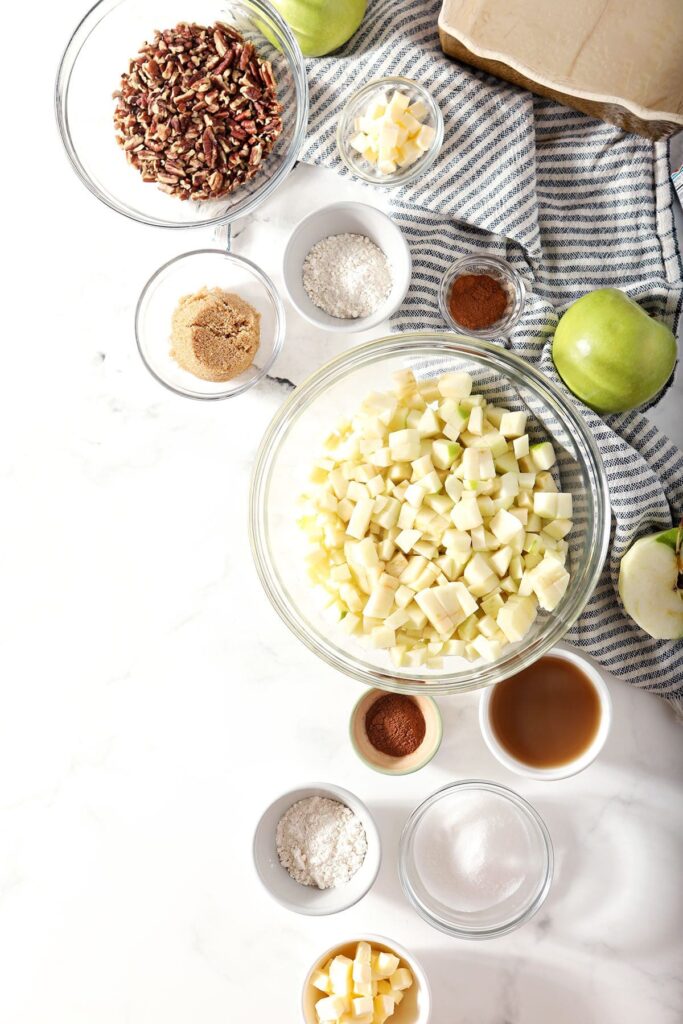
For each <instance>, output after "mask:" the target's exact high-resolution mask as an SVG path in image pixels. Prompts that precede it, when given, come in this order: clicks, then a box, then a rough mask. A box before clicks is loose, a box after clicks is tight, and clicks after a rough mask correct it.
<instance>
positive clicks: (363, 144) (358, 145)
mask: <svg viewBox="0 0 683 1024" xmlns="http://www.w3.org/2000/svg"><path fill="white" fill-rule="evenodd" d="M369 143H370V140H369V138H368V136H367V135H366V134H365V133H364V132H358V134H357V135H354V136H353V138H352V139H351V141H350V142H349V146H350V147H351V149H355V150H356V152H357V153H364V152H365V150H366V149H367V148H368V145H369Z"/></svg>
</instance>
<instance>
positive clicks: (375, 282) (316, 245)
mask: <svg viewBox="0 0 683 1024" xmlns="http://www.w3.org/2000/svg"><path fill="white" fill-rule="evenodd" d="M384 257H386V259H384ZM411 272H412V260H411V256H410V249H409V248H408V243H407V242H406V240H405V238H404V237H403V233H402V231H401V229H400V228H399V227H398V225H396V224H394V222H393V221H392V219H391V218H390V217H388V216H387V215H386V213H383V212H382V211H381V210H377V209H375V207H374V206H368V205H366V204H365V203H333V204H332V205H331V206H323V207H322V208H321V209H320V210H315V211H314V212H313V213H310V214H309V215H308V216H307V217H304V219H303V220H302V221H300V222H299V224H297V226H296V227H295V228H294V230H293V232H292V234H291V236H290V239H289V242H288V243H287V247H286V249H285V254H284V259H283V276H284V282H285V287H286V289H287V292H288V294H289V298H290V300H291V302H292V304H293V305H294V307H295V308H296V309H297V311H298V312H299V313H300V314H301V316H303V317H304V318H305V319H306V320H308V322H309V323H312V324H314V325H315V326H316V327H322V328H323V329H324V330H327V331H337V332H344V333H350V332H360V331H367V330H369V329H370V328H372V327H376V326H377V325H378V324H380V323H382V322H383V321H384V320H388V319H389V317H391V316H392V315H393V314H394V313H395V312H396V310H397V309H398V307H399V306H400V305H401V303H402V302H403V300H404V298H405V296H406V292H407V291H408V286H409V284H410V276H411ZM314 300H315V301H314ZM326 309H327V310H330V311H332V310H333V311H334V315H333V314H332V312H326ZM361 313H362V315H359V314H361Z"/></svg>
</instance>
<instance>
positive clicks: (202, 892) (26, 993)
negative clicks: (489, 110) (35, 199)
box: [0, 0, 683, 1024]
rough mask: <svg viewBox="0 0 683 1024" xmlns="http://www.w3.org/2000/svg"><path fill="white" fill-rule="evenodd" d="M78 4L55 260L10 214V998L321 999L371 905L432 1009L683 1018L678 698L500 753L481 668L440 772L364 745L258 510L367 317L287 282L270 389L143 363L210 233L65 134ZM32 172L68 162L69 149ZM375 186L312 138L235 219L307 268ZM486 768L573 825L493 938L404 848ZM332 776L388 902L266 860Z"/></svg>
mask: <svg viewBox="0 0 683 1024" xmlns="http://www.w3.org/2000/svg"><path fill="white" fill-rule="evenodd" d="M81 13H82V12H81V7H80V5H79V4H77V3H76V2H75V0H67V2H66V4H62V5H61V6H60V7H59V8H54V9H51V10H50V12H49V13H47V12H46V13H45V24H44V26H43V28H44V31H42V32H41V33H40V36H41V38H40V40H38V42H37V44H36V45H37V46H38V47H40V48H41V50H42V52H43V53H44V54H45V61H44V64H45V67H42V66H41V65H40V63H39V66H38V71H37V72H36V75H35V79H34V80H33V81H32V82H31V90H32V95H34V96H35V98H36V108H35V109H36V115H35V116H36V120H37V121H38V122H39V130H38V134H39V135H40V134H41V132H42V133H43V134H44V137H45V138H46V139H47V140H48V148H49V149H50V155H49V160H50V163H51V168H50V169H51V174H52V180H51V184H50V192H49V204H48V205H49V208H48V209H47V210H45V209H41V210H40V211H38V213H37V218H36V220H37V223H36V231H38V230H40V231H41V234H42V237H43V239H44V240H45V242H46V247H45V248H46V253H47V261H46V262H44V261H42V260H43V257H42V254H39V255H37V254H36V248H35V233H31V232H27V231H26V211H25V209H22V204H20V203H19V202H16V203H12V204H10V208H9V210H8V212H7V220H8V221H9V224H8V227H7V228H6V230H7V232H8V237H9V238H10V240H12V243H13V245H14V246H15V252H14V255H15V259H16V266H17V267H21V268H22V270H21V274H17V275H16V281H15V282H14V283H13V287H14V298H15V299H16V302H17V308H20V307H21V304H22V303H24V304H25V308H29V304H32V308H33V309H34V310H35V312H34V320H33V322H32V323H31V336H30V337H29V332H26V331H19V330H18V328H17V332H16V333H15V334H14V335H12V334H10V335H9V336H7V337H6V338H5V346H4V352H5V377H4V384H5V387H4V388H3V395H2V401H1V403H0V415H1V416H2V425H3V444H2V445H1V446H0V479H1V480H2V483H3V501H2V519H3V543H2V555H1V558H2V561H1V566H2V578H3V584H4V588H3V589H4V593H5V602H4V609H3V616H2V625H3V627H4V628H3V641H2V649H3V655H4V659H3V660H4V666H5V667H4V670H3V672H2V684H1V686H2V696H3V702H2V714H1V715H0V964H1V965H2V967H1V968H0V976H1V982H0V1022H2V1024H46V1022H48V1021H50V1022H54V1024H93V1022H95V1021H96V1022H97V1024H151V1022H159V1021H164V1022H165V1024H187V1022H188V1021H190V1020H196V1021H201V1022H202V1024H225V1022H226V1021H230V1022H234V1024H243V1022H244V1024H246V1022H247V1021H256V1022H258V1024H266V1022H269V1021H277V1022H278V1024H290V1022H291V1024H294V1022H295V1021H298V1020H299V1013H298V1000H299V989H300V984H301V981H302V979H303V976H304V974H305V971H306V969H307V968H308V966H309V964H310V962H311V961H312V960H313V959H314V958H315V957H316V955H317V954H318V953H319V952H320V950H322V949H323V948H325V947H326V946H327V945H329V944H331V943H332V942H334V941H336V940H338V939H340V938H344V937H347V936H348V937H352V936H353V935H354V934H355V933H358V932H360V931H374V932H379V933H381V934H384V935H387V936H390V937H394V938H395V939H396V940H397V941H399V942H401V943H403V944H404V945H406V946H408V947H409V948H410V949H412V950H413V951H414V952H415V953H416V954H417V955H418V956H419V957H420V958H421V959H422V961H423V963H424V966H425V968H426V970H427V972H428V974H429V977H430V980H431V984H432V987H433V992H434V1003H435V1012H434V1024H456V1022H457V1024H548V1021H552V1022H553V1024H577V1022H581V1024H643V1022H645V1021H646V1022H647V1024H678V1022H679V1021H680V1019H681V1010H682V1007H683V955H682V953H683V950H682V948H681V936H682V934H683V928H682V922H683V892H682V890H681V886H680V864H681V853H682V851H683V811H682V806H681V799H680V783H681V778H682V777H683V747H682V745H681V732H680V726H678V725H677V724H676V722H675V721H674V719H673V717H672V715H671V713H670V712H669V710H668V708H667V706H666V705H665V704H664V703H663V702H661V701H659V700H657V699H656V698H653V697H651V696H648V695H646V694H645V693H642V692H637V691H635V690H632V689H629V687H628V686H627V685H625V684H624V683H620V682H618V681H616V680H614V679H608V685H609V687H610V692H611V694H612V698H613V701H614V712H615V715H614V727H613V731H612V734H611V737H610V739H609V741H608V744H607V746H606V748H605V750H604V752H603V754H602V756H601V757H600V759H599V761H598V762H597V763H596V764H594V765H593V766H592V767H591V768H590V769H588V770H587V771H586V772H584V773H583V774H582V775H579V776H577V777H576V778H573V779H567V780H564V781H562V782H558V783H552V784H545V785H544V784H538V783H532V782H528V781H526V780H523V779H516V778H515V777H513V776H512V775H510V774H509V773H507V772H506V771H505V770H504V769H503V768H502V767H500V766H499V765H498V764H497V762H496V761H494V760H493V758H492V757H491V756H490V755H489V753H488V751H487V749H486V747H485V746H484V743H483V740H482V739H481V737H480V735H479V731H478V728H477V722H476V711H477V701H478V697H477V695H476V694H472V695H468V696H465V697H463V698H459V699H451V700H445V699H444V700H441V701H440V706H441V708H442V711H443V715H444V719H445V737H444V742H443V745H442V748H441V750H440V752H439V754H438V756H437V757H436V759H435V760H434V761H433V762H432V763H431V764H430V765H429V766H428V767H427V768H426V769H425V770H424V771H422V772H419V773H417V774H415V775H413V776H408V777H406V778H402V779H387V778H385V777H383V776H380V775H375V774H374V773H371V772H370V771H369V770H368V769H366V768H365V767H364V766H363V765H361V763H360V762H359V761H358V760H357V759H356V758H355V756H354V754H353V752H352V750H351V747H350V745H349V743H348V740H347V736H346V728H347V721H348V715H349V713H350V711H351V708H352V706H353V703H354V701H355V700H356V699H357V697H358V695H359V694H360V692H361V688H360V687H359V686H358V685H356V684H355V683H353V682H351V681H350V680H348V679H345V678H343V677H341V676H339V675H338V674H335V673H334V672H332V670H331V669H329V668H327V667H326V666H325V665H323V664H322V663H320V662H319V661H318V660H317V659H316V658H315V657H314V656H313V655H312V654H310V653H309V652H308V651H307V650H305V649H303V648H302V646H301V645H299V644H298V643H297V642H296V641H295V639H294V638H293V637H292V636H291V635H290V634H289V633H288V631H287V630H286V629H285V627H284V626H283V625H282V623H281V622H280V620H279V619H278V618H277V616H276V614H275V612H274V611H273V610H272V609H271V607H270V605H269V604H268V602H267V600H266V598H265V596H264V595H263V593H262V590H261V587H260V584H259V582H258V580H257V578H256V574H255V571H254V569H253V565H252V561H251V556H250V553H249V549H248V544H247V533H246V509H247V494H248V485H249V472H250V468H251V464H252V461H253V458H254V454H255V452H256V448H257V446H258V443H259V439H260V437H261V435H262V433H263V431H264V429H265V427H266V425H267V423H268V421H269V419H270V418H271V416H272V415H273V413H274V411H275V409H276V408H277V407H278V405H279V403H280V402H281V401H282V399H283V397H284V395H285V394H286V393H287V384H286V381H293V382H298V381H300V380H302V379H303V377H304V376H305V375H306V374H307V373H309V372H310V371H311V370H313V369H314V368H315V367H316V366H318V365H319V364H320V363H321V362H323V361H324V360H325V359H327V358H329V357H330V356H332V355H334V354H335V353H337V352H339V351H341V350H342V349H343V348H346V347H347V346H349V345H353V344H356V343H357V342H358V341H360V340H362V339H361V338H360V337H359V336H344V337H339V336H336V335H325V334H323V333H320V332H317V331H315V330H314V329H313V328H311V327H310V326H309V325H308V324H307V323H305V322H304V321H302V320H301V319H300V318H299V317H297V316H296V314H295V313H294V312H293V310H292V309H291V308H290V307H288V308H287V316H288V337H287V341H286V345H285V349H284V352H283V354H282V357H281V358H280V359H279V360H278V362H277V364H276V366H275V367H274V368H273V376H274V377H275V378H279V379H280V380H275V381H270V382H268V383H265V384H264V385H263V386H262V387H260V388H259V389H257V390H256V391H255V392H252V393H250V394H249V395H246V396H244V397H242V398H240V399H236V400H234V401H228V402H224V403H215V404H213V403H211V404H199V403H193V402H190V401H186V400H183V399H181V398H179V397H176V396H174V395H172V394H169V393H167V392H166V391H164V390H163V389H161V388H160V387H159V386H158V385H157V384H156V382H155V381H154V380H153V379H152V378H151V377H150V376H149V375H148V374H147V372H146V370H145V369H144V367H143V366H142V364H141V362H140V360H139V358H138V354H137V351H136V349H135V344H134V340H133V332H132V322H133V310H134V307H135V302H136V299H137V296H138V293H139V291H140V289H141V287H142V286H143V284H144V282H145V280H146V279H147V277H148V276H149V275H150V274H151V273H152V272H153V271H154V270H155V269H156V267H157V266H159V264H161V263H162V262H163V261H165V260H167V259H169V258H170V257H172V256H173V255H175V254H177V253H179V252H181V251H184V250H187V249H191V248H199V247H202V246H205V245H206V244H207V241H208V239H207V237H206V233H203V232H201V231H199V232H198V231H196V230H193V231H187V232H181V233H167V232H161V231H155V230H152V229H147V228H144V227H142V226H139V225H136V224H133V223H129V222H126V221H125V220H124V219H123V218H121V217H118V216H116V215H115V214H113V213H112V212H110V211H109V210H107V209H105V208H104V207H102V206H100V205H99V204H98V203H97V202H96V201H95V200H94V199H93V198H92V197H90V196H89V195H88V194H87V192H86V191H85V190H84V189H83V187H82V186H81V184H80V183H79V182H78V181H77V179H76V177H75V176H74V175H73V173H72V172H71V170H70V169H69V167H68V166H67V164H66V161H65V160H64V159H63V157H62V155H61V154H60V153H58V152H57V149H56V144H55V133H54V129H53V127H52V123H51V112H50V111H49V109H48V106H47V104H45V103H44V102H43V101H44V98H45V96H47V95H49V90H50V88H51V76H52V72H53V66H54V62H55V59H56V54H55V53H53V52H52V50H51V47H54V45H55V39H62V38H63V37H64V34H65V26H66V27H68V26H69V25H70V24H72V23H75V22H76V20H77V17H78V16H79V15H80V14H81ZM27 175H28V179H29V185H31V186H32V187H34V188H35V190H36V192H37V191H38V190H39V189H43V184H44V183H43V178H42V177H40V175H42V165H41V166H40V167H39V166H37V164H35V163H32V164H30V166H29V167H28V169H27ZM32 176H33V177H32ZM42 194H44V192H43V193H42ZM359 196H361V197H364V198H365V200H366V201H368V200H369V199H370V197H371V196H372V201H375V202H378V203H381V197H380V196H379V195H377V194H372V193H370V192H368V190H365V189H360V186H357V185H354V184H352V183H349V182H340V181H339V180H337V179H336V178H335V177H334V175H332V174H330V173H329V172H326V171H323V170H312V169H310V168H307V167H299V168H297V170H296V171H295V172H294V173H293V175H292V177H291V179H290V181H289V182H288V183H287V184H286V185H285V186H284V187H283V188H282V189H281V191H280V192H279V194H278V195H277V196H276V197H275V198H274V199H273V200H272V201H271V202H270V203H269V204H268V205H267V206H265V207H263V208H262V209H261V210H260V211H259V212H258V213H257V214H256V215H255V216H254V217H252V218H251V219H250V220H249V221H248V222H246V223H243V224H241V225H239V226H238V227H237V229H236V230H235V232H234V248H235V249H236V251H238V252H240V253H244V254H245V255H249V256H251V257H252V258H254V259H256V260H257V262H259V263H261V264H262V266H263V267H264V269H265V270H266V271H267V272H268V273H270V274H271V275H272V276H273V278H274V280H275V282H276V284H278V285H279V286H281V283H282V276H281V273H280V269H279V265H278V263H279V259H280V257H281V253H282V247H283V243H284V240H285V239H286V237H287V234H288V232H289V230H290V229H291V227H292V226H293V224H294V223H295V222H296V221H297V220H298V219H299V218H300V217H301V216H303V215H304V214H305V213H306V212H307V211H308V210H309V209H310V208H311V206H312V205H313V204H316V205H318V204H320V205H322V204H323V203H325V202H330V201H332V200H333V199H339V198H342V197H348V198H357V197H359ZM38 219H40V223H38ZM679 224H680V220H679ZM39 259H40V260H41V262H37V261H38V260H39ZM381 333H382V331H381V330H376V331H373V332H372V336H375V337H377V336H379V335H380V334H381ZM682 399H683V386H682V384H681V374H680V371H679V375H678V379H677V382H676V384H675V386H674V387H673V388H672V389H671V390H670V391H669V393H668V394H667V396H666V398H665V400H664V401H663V402H662V403H661V405H660V406H659V407H658V408H657V409H656V410H654V411H653V412H652V414H651V416H652V419H653V420H654V421H655V422H657V423H658V424H659V425H660V426H662V427H663V429H665V430H666V431H667V432H668V433H669V435H670V436H671V437H672V438H673V439H674V440H675V441H677V443H679V444H683V423H682V422H681V418H680V409H681V400H682ZM465 777H479V778H489V779H494V780H497V781H500V782H503V783H504V784H507V785H510V786H512V787H513V788H516V789H518V790H519V791H520V792H521V793H522V794H523V795H524V796H526V797H527V798H528V799H530V800H531V801H532V802H533V803H534V804H535V805H536V806H537V807H538V809H539V811H540V812H541V814H542V815H543V816H544V818H545V819H546V822H547V824H548V827H549V829H550V832H551V834H552V837H553V842H554V844H555V852H556V862H557V870H556V877H555V882H554V885H553V889H552V891H551V894H550V896H549V898H548V900H547V902H546V904H545V905H544V907H543V908H542V910H541V912H540V913H539V914H538V915H537V917H536V918H535V919H534V920H532V921H531V922H530V923H529V924H528V925H527V926H526V927H524V928H523V929H522V930H520V931H518V932H516V933H514V934H512V935H509V936H507V937H504V938H502V939H499V940H495V941H492V942H489V943H479V944H477V943H467V942H464V941H457V940H450V939H448V938H447V937H446V936H443V935H441V934H440V933H438V932H436V931H434V930H432V929H431V928H429V926H428V925H427V924H425V923H424V922H422V921H421V920H420V919H419V918H418V917H417V916H416V915H415V914H414V913H413V911H412V910H411V909H410V908H409V906H408V904H407V903H406V901H405V900H404V898H403V896H402V894H401V891H400V886H399V883H398V878H397V872H396V850H397V843H398V837H399V835H400V831H401V828H402V826H403V823H404V821H405V819H406V817H407V815H408V814H409V813H410V811H411V809H412V808H413V807H414V806H415V805H416V804H417V803H418V802H419V801H420V800H422V799H423V798H424V797H425V796H427V795H428V794H429V793H430V792H432V791H433V790H434V789H436V788H437V787H438V786H441V785H443V784H445V783H446V782H448V781H450V780H453V779H456V778H465ZM316 779H322V780H329V781H331V782H338V783H341V784H343V785H345V786H347V787H348V788H350V789H351V790H353V791H354V792H356V793H357V794H358V795H359V796H360V797H361V798H362V799H364V800H365V801H367V803H368V804H369V805H370V807H371V808H372V810H373V812H374V814H375V815H376V818H377V821H378V824H379V826H380V828H381V832H382V837H383V843H384V861H383V865H382V869H381V871H380V875H379V877H378V881H377V884H376V886H375V888H374V889H373V891H372V892H371V894H370V895H369V896H368V897H367V898H366V899H365V900H363V901H362V902H361V903H360V904H358V905H357V906H356V907H354V908H352V909H351V910H350V911H348V912H346V913H344V914H343V915H340V916H338V917H335V918H327V919H321V920H316V921H309V920H306V919H304V918H300V917H296V916H293V915H291V914H288V913H287V912H286V911H284V910H283V909H281V908H280V907H278V906H276V905H275V904H274V903H272V902H271V901H270V900H269V898H268V896H267V895H266V894H265V893H264V892H263V891H262V890H261V888H260V887H259V884H258V881H257V879H256V877H255V874H254V871H253V869H252V865H251V851H250V841H251V834H252V830H253V827H254V825H255V823H256V820H257V819H258V817H259V815H260V812H261V810H262V808H263V806H264V805H265V804H266V803H267V802H269V801H270V800H271V799H272V798H273V797H274V796H275V795H276V794H277V793H278V792H280V791H282V790H284V789H285V788H289V787H290V786H294V785H296V784H299V783H305V782H309V781H313V780H316Z"/></svg>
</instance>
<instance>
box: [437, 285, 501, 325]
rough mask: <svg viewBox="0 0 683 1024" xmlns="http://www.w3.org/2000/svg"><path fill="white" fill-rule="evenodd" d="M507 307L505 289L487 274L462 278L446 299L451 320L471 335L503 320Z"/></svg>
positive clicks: (452, 287)
mask: <svg viewBox="0 0 683 1024" xmlns="http://www.w3.org/2000/svg"><path fill="white" fill-rule="evenodd" d="M507 304H508V296H507V293H506V292H505V289H504V288H503V286H502V285H501V284H500V282H499V281H496V279H495V277H489V275H488V274H461V276H460V277H456V279H455V281H454V282H453V284H452V286H451V290H450V294H449V296H448V308H449V310H450V313H451V316H452V317H453V319H454V320H456V321H457V323H459V324H460V326H461V327H466V328H468V329H469V330H471V331H480V330H482V329H484V328H486V327H491V325H492V324H495V323H496V322H497V321H498V320H500V318H501V317H502V316H503V314H504V313H505V310H506V307H507Z"/></svg>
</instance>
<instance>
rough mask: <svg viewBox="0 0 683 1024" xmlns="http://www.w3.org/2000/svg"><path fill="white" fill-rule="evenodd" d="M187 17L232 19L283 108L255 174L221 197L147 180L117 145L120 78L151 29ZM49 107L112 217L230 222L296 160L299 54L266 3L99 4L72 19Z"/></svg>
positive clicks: (180, 223)
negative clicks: (186, 194)
mask: <svg viewBox="0 0 683 1024" xmlns="http://www.w3.org/2000/svg"><path fill="white" fill-rule="evenodd" d="M188 18H191V19H192V20H193V21H196V22H198V23H200V24H205V25H211V24H213V23H214V22H215V21H222V22H226V23H228V24H231V25H234V26H235V27H236V28H237V29H238V30H239V31H240V32H241V33H242V35H243V36H244V37H245V39H247V40H249V41H251V42H252V43H254V45H255V47H256V49H257V50H258V52H259V53H260V54H261V56H263V57H264V58H266V59H268V60H270V61H271V63H272V66H273V72H274V74H275V79H276V82H277V87H278V96H279V98H280V101H281V103H282V104H283V107H284V109H283V112H282V125H283V127H282V134H281V135H280V137H279V139H278V140H277V143H276V144H275V147H274V149H273V152H272V153H271V154H270V156H269V157H268V159H267V160H265V161H264V163H263V167H262V168H261V170H260V171H259V173H258V174H257V175H256V176H255V177H254V178H253V179H252V180H251V181H250V182H248V183H246V184H245V185H243V186H242V187H241V188H238V189H236V190H235V191H234V192H232V193H230V194H229V195H227V196H223V197H222V198H220V199H213V200H208V201H206V202H197V201H194V200H187V201H182V200H180V199H179V198H177V197H176V196H170V195H166V194H165V193H164V192H162V191H161V190H160V189H159V188H158V187H157V186H156V185H155V184H153V183H145V182H144V181H143V180H142V177H141V175H140V174H139V172H138V171H137V170H136V169H135V168H134V167H131V166H130V165H129V164H128V163H127V161H126V159H125V156H124V154H123V151H122V150H121V147H120V146H119V145H117V143H116V138H115V133H114V122H113V117H114V107H115V101H114V100H113V99H112V93H113V92H114V90H115V89H117V88H118V85H119V82H120V79H121V75H122V73H123V72H124V71H126V70H127V68H128V61H129V60H130V58H131V57H134V56H135V55H136V53H137V51H138V49H139V47H140V46H142V44H143V43H144V42H145V40H148V39H150V38H151V37H152V35H153V33H154V30H155V29H157V28H159V29H165V28H169V27H172V26H174V25H176V24H177V23H178V22H179V21H182V20H183V19H188ZM55 113H56V116H57V124H58V127H59V132H60V135H61V138H62V142H63V143H64V148H65V149H66V153H67V156H68V158H69V161H70V163H71V165H72V167H73V169H74V170H75V172H76V174H77V175H78V177H79V178H80V179H81V181H82V182H83V184H84V185H85V186H86V188H87V189H88V190H89V191H90V192H92V194H93V195H94V196H96V197H97V198H98V199H99V200H100V201H101V202H103V203H105V204H106V205H107V206H109V207H110V208H111V209H112V210H116V211H117V213H122V214H123V215H124V216H125V217H129V218H130V219H131V220H136V221H139V222H140V223H142V224H153V225H155V226H156V227H165V228H195V227H201V226H206V225H213V224H220V223H228V222H230V221H233V220H235V219H236V218H237V217H245V216H246V215H247V214H248V213H252V212H253V211H254V210H255V209H256V207H257V206H260V204H261V203H262V202H264V201H265V200H266V199H267V198H268V197H269V196H270V195H271V194H272V193H273V192H274V191H275V189H276V188H277V187H278V185H280V184H281V183H282V182H283V181H284V180H285V178H286V177H287V174H288V173H289V171H290V170H291V168H292V167H293V166H294V163H295V161H296V158H297V155H298V153H299V150H300V148H301V144H302V142H303V140H304V137H305V134H306V123H307V121H308V83H307V79H306V69H305V65H304V59H303V56H302V54H301V50H300V48H299V45H298V43H297V42H296V40H295V38H294V36H293V34H292V32H291V30H290V29H289V27H288V25H287V24H286V22H285V20H284V19H283V18H282V17H281V16H280V14H278V12H277V11H276V10H275V8H274V7H273V6H272V5H271V4H270V3H268V2H267V0H197V2H195V3H194V4H192V5H191V6H190V7H189V8H188V6H187V5H182V4H181V5H176V4H175V3H170V4H169V2H168V0H100V2H99V3H96V4H95V6H94V7H93V8H92V9H91V10H90V11H89V12H88V13H87V14H86V15H85V17H84V18H83V20H82V21H81V22H80V24H79V25H77V27H76V29H75V30H74V33H73V35H72V37H71V39H70V40H69V43H68V45H67V47H66V50H65V51H64V55H63V57H62V60H61V62H60V65H59V71H58V74H57V82H56V86H55Z"/></svg>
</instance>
